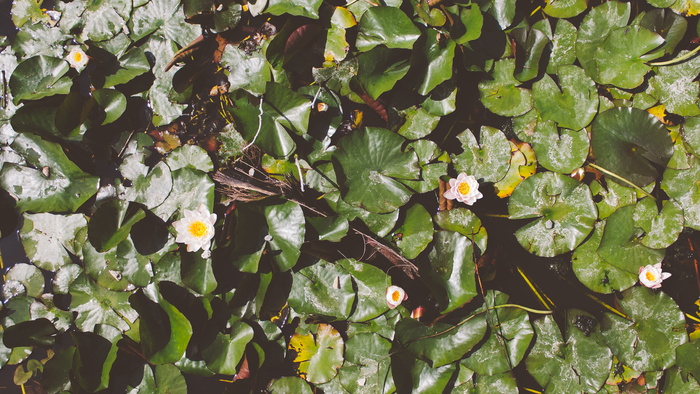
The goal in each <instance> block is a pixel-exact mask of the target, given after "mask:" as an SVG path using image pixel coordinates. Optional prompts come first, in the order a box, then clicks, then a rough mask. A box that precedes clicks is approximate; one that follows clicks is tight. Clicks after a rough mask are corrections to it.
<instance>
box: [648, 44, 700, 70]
mask: <svg viewBox="0 0 700 394" xmlns="http://www.w3.org/2000/svg"><path fill="white" fill-rule="evenodd" d="M698 52H700V45H698V46H697V47H696V48H695V49H693V50H692V51H690V52H688V53H686V54H685V55H682V56H678V57H677V58H675V59H671V60H666V61H665V62H654V63H649V65H650V66H670V65H672V64H676V63H680V62H682V61H684V60H686V59H689V58H691V57H693V56H695V54H696V53H698Z"/></svg>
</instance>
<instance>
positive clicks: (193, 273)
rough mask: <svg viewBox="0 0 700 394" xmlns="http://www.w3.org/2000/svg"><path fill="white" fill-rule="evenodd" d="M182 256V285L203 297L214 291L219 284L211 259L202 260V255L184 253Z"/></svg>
mask: <svg viewBox="0 0 700 394" xmlns="http://www.w3.org/2000/svg"><path fill="white" fill-rule="evenodd" d="M181 256H182V262H181V264H180V270H181V278H182V283H184V284H185V285H186V286H187V287H189V288H190V289H192V290H194V291H196V292H197V293H199V294H202V295H206V294H209V293H211V292H212V291H214V289H216V284H217V283H216V277H215V276H214V270H213V269H212V262H211V259H204V258H202V256H201V254H200V253H187V252H184V253H183V254H182V255H181Z"/></svg>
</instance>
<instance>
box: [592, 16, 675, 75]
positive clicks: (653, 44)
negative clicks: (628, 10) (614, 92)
mask: <svg viewBox="0 0 700 394" xmlns="http://www.w3.org/2000/svg"><path fill="white" fill-rule="evenodd" d="M663 43H664V39H663V38H662V37H661V36H660V35H658V34H656V33H653V32H651V31H649V30H647V29H645V28H643V27H641V26H638V25H634V26H629V27H619V28H617V29H614V30H612V31H611V32H610V35H609V36H608V38H607V39H606V40H605V41H604V42H603V43H602V45H601V46H600V47H599V48H598V49H597V50H596V52H595V55H594V56H595V64H596V67H597V68H598V74H597V78H595V79H596V81H597V82H599V83H602V84H610V85H614V86H617V87H620V88H623V89H632V88H635V87H637V86H639V85H641V84H642V82H644V76H645V75H646V73H647V72H649V71H650V70H651V67H650V66H649V65H647V64H645V63H644V62H645V61H649V60H653V59H656V58H658V57H660V56H661V55H663V53H658V52H656V53H653V54H648V53H649V52H650V51H651V50H653V49H655V48H657V47H659V46H660V45H662V44H663Z"/></svg>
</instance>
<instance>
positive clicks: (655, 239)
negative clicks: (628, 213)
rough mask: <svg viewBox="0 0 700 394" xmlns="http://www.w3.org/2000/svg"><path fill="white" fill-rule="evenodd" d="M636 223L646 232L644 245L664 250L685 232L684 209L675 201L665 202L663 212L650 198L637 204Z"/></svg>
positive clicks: (642, 241) (643, 239) (642, 240)
mask: <svg viewBox="0 0 700 394" xmlns="http://www.w3.org/2000/svg"><path fill="white" fill-rule="evenodd" d="M634 223H635V225H636V226H638V227H640V228H641V229H642V230H644V232H645V234H644V236H643V237H642V238H641V243H642V245H644V246H646V247H649V248H652V249H663V248H667V247H669V246H671V244H672V243H674V242H676V239H678V236H679V235H680V233H681V231H683V209H682V208H681V206H680V205H679V204H678V203H677V202H675V201H673V200H669V201H664V202H663V207H662V208H661V212H659V210H658V209H657V208H656V202H655V201H654V200H652V199H651V198H649V197H646V198H643V199H642V200H641V201H639V202H638V203H637V207H636V209H635V211H634Z"/></svg>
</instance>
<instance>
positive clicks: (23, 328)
mask: <svg viewBox="0 0 700 394" xmlns="http://www.w3.org/2000/svg"><path fill="white" fill-rule="evenodd" d="M57 333H58V331H56V328H55V327H54V326H53V324H51V322H50V321H49V320H48V319H43V318H42V319H36V320H28V321H24V322H20V323H17V324H15V325H12V326H10V327H7V328H5V331H4V332H3V336H2V340H3V343H4V344H5V346H7V347H11V348H15V347H20V346H42V347H50V346H52V345H53V344H54V342H55V341H56V338H55V335H56V334H57Z"/></svg>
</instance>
